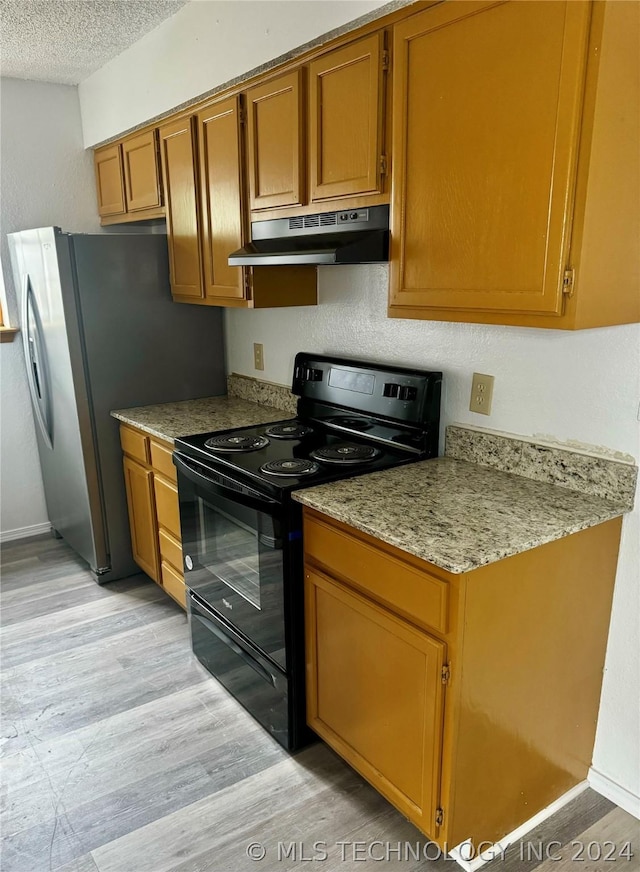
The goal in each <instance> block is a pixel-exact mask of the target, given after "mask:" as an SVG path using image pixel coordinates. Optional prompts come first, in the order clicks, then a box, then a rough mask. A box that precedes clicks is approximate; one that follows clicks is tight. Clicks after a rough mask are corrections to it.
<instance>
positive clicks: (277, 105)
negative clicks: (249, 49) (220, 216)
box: [246, 70, 305, 209]
mask: <svg viewBox="0 0 640 872" xmlns="http://www.w3.org/2000/svg"><path fill="white" fill-rule="evenodd" d="M301 79H302V70H297V71H296V72H293V73H288V74H287V75H286V76H280V77H279V78H277V79H274V80H273V81H271V82H267V83H266V84H265V85H258V86H257V87H255V88H251V90H250V91H247V95H246V96H247V122H248V124H247V127H248V145H249V197H250V204H251V208H252V209H269V208H275V207H278V206H297V205H299V204H301V203H302V202H303V198H304V195H305V193H304V173H305V167H304V153H303V149H304V131H303V114H302V105H301V100H302V83H301Z"/></svg>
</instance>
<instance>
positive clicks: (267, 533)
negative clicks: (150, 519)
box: [173, 453, 286, 669]
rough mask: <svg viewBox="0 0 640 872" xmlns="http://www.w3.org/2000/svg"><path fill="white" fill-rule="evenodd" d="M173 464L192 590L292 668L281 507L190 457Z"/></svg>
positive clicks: (178, 458)
mask: <svg viewBox="0 0 640 872" xmlns="http://www.w3.org/2000/svg"><path fill="white" fill-rule="evenodd" d="M173 458H174V463H175V465H176V468H177V470H178V493H179V496H180V524H181V527H182V551H183V556H184V567H185V582H186V585H187V587H188V588H189V589H190V590H193V591H194V592H195V593H197V595H198V597H199V598H200V599H202V600H204V602H205V603H206V604H207V605H208V606H209V607H210V608H211V609H213V610H214V611H215V612H217V613H218V614H219V615H220V616H221V617H222V619H223V620H224V621H225V622H227V623H229V624H231V626H232V627H233V628H235V629H236V630H237V631H239V632H240V633H241V634H242V635H244V636H245V637H246V638H247V640H248V641H249V642H250V643H251V644H252V645H254V646H255V647H257V648H259V649H260V650H261V651H262V652H263V653H264V654H266V655H267V656H268V657H270V658H271V659H272V660H273V661H274V663H277V664H278V665H280V666H281V667H282V668H283V669H284V668H286V658H285V629H284V569H283V567H284V536H285V531H284V526H283V510H282V504H281V503H279V502H278V501H277V500H273V499H271V498H269V497H267V496H265V495H264V494H261V493H259V492H258V491H256V490H254V489H253V488H250V487H247V486H245V485H244V484H242V483H241V482H238V481H236V480H235V479H233V478H230V477H229V476H228V475H226V474H223V473H220V472H218V471H217V470H213V469H211V468H210V467H209V466H205V465H204V464H202V463H199V462H198V461H194V460H193V459H192V458H190V457H185V456H184V455H181V454H178V453H174V456H173Z"/></svg>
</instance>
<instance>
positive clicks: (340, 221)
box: [229, 206, 389, 266]
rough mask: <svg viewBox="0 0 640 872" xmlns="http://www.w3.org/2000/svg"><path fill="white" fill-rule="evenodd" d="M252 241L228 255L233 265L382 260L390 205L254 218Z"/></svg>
mask: <svg viewBox="0 0 640 872" xmlns="http://www.w3.org/2000/svg"><path fill="white" fill-rule="evenodd" d="M251 240H252V241H251V242H249V243H248V244H247V245H245V246H243V247H242V248H239V249H238V250H237V251H234V252H233V254H230V255H229V264H230V266H284V265H293V264H298V265H303V264H332V263H337V264H339V263H342V264H345V263H383V262H385V261H388V260H389V207H388V206H369V207H367V208H365V209H348V210H344V211H341V212H319V213H318V214H315V215H296V216H295V217H293V218H277V219H274V220H271V221H254V222H253V224H252V225H251Z"/></svg>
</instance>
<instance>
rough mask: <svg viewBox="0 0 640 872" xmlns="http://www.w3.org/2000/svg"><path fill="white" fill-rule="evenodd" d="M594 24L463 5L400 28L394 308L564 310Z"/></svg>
mask: <svg viewBox="0 0 640 872" xmlns="http://www.w3.org/2000/svg"><path fill="white" fill-rule="evenodd" d="M588 25H589V4H587V3H584V2H581V0H575V2H553V3H550V2H528V3H522V2H517V0H516V2H514V0H512V2H506V3H505V2H503V3H495V2H469V0H459V2H456V3H443V4H440V5H438V6H436V7H434V8H433V9H428V10H426V11H425V12H422V13H421V14H418V15H414V16H412V17H411V18H408V19H407V20H406V21H403V22H401V23H400V24H398V25H397V26H396V27H395V37H394V61H393V63H394V70H393V77H394V83H393V89H394V90H393V156H394V158H393V204H392V227H391V237H392V249H391V260H392V266H391V305H392V308H393V307H402V306H409V307H410V306H414V307H428V306H434V307H444V308H451V309H456V308H461V309H475V310H479V311H482V310H486V311H500V310H503V311H511V312H545V313H560V312H561V310H562V304H563V277H564V271H565V269H566V268H567V266H568V245H569V234H570V229H571V202H572V196H573V184H574V176H575V164H576V146H577V135H578V128H579V121H580V110H581V97H582V88H583V82H584V73H585V61H586V46H587V36H588ZM395 314H401V310H399V311H397V312H395ZM427 317H428V316H427Z"/></svg>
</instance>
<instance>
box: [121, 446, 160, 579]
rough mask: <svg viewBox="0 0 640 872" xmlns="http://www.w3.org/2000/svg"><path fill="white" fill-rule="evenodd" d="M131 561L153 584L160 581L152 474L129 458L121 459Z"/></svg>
mask: <svg viewBox="0 0 640 872" xmlns="http://www.w3.org/2000/svg"><path fill="white" fill-rule="evenodd" d="M123 466H124V484H125V489H126V492H127V507H128V509H129V527H130V529H131V547H132V550H133V559H134V560H135V562H136V563H137V564H138V566H140V567H141V569H143V570H144V571H145V572H146V573H147V575H148V576H150V577H151V578H152V579H153V580H154V581H157V582H159V581H160V571H159V566H160V561H159V559H158V534H157V530H156V512H155V503H154V498H153V473H152V472H151V470H150V469H145V468H144V466H140V464H139V463H136V462H135V461H134V460H130V459H129V458H128V457H125V458H124V459H123Z"/></svg>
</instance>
